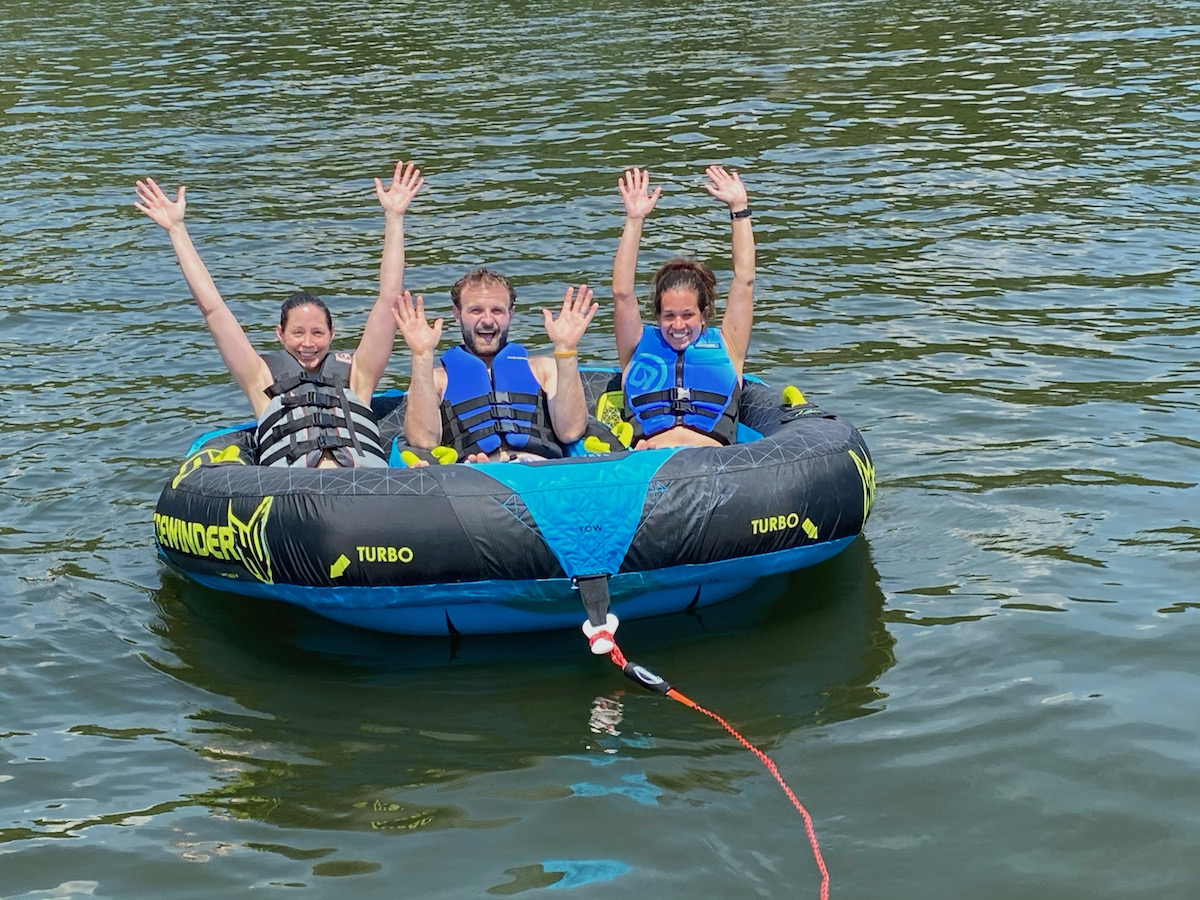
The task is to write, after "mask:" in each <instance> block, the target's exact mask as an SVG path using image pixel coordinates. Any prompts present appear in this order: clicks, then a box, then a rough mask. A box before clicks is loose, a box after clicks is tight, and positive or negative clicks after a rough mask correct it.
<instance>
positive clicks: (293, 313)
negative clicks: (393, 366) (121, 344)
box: [133, 162, 424, 468]
mask: <svg viewBox="0 0 1200 900" xmlns="http://www.w3.org/2000/svg"><path fill="white" fill-rule="evenodd" d="M422 184H424V179H422V178H421V172H420V170H419V169H417V168H416V167H415V166H414V165H413V164H412V163H411V162H410V163H409V164H408V165H407V167H406V166H405V165H404V163H403V162H398V163H397V164H396V169H395V173H394V175H393V177H392V183H391V185H390V187H388V188H387V189H386V190H385V189H384V187H383V183H382V182H381V181H380V180H379V179H378V178H376V179H375V194H376V196H377V197H378V198H379V203H380V205H381V206H382V207H383V211H384V239H383V252H382V256H381V259H380V265H379V296H378V298H377V299H376V301H375V304H374V306H373V307H372V308H371V312H370V314H369V315H368V316H367V324H366V326H365V327H364V328H363V333H362V338H361V339H360V340H359V343H358V349H357V350H356V351H355V352H354V353H353V354H349V353H339V352H331V351H330V346H331V344H332V342H333V333H334V332H333V318H332V317H331V316H330V314H329V309H328V308H327V307H326V306H325V304H324V303H323V302H322V301H321V300H320V299H319V298H317V297H315V296H313V295H312V294H308V293H305V292H299V293H296V294H293V295H292V296H291V297H289V298H288V299H287V300H286V301H284V304H283V308H282V310H281V312H280V317H279V325H278V327H277V328H276V329H275V335H276V337H277V338H278V339H279V342H280V344H282V345H283V348H282V350H277V351H275V352H273V353H267V354H263V355H261V356H260V355H259V353H258V351H256V350H255V349H254V347H253V346H252V345H251V343H250V341H249V339H248V338H247V337H246V335H245V333H244V332H243V331H242V328H241V325H239V324H238V321H237V319H236V318H235V317H234V315H233V313H232V312H231V311H230V309H229V307H228V306H226V304H225V301H224V300H223V299H222V298H221V295H220V293H219V292H218V291H217V287H216V285H215V284H214V282H213V279H212V276H211V275H209V272H208V269H207V268H206V267H205V265H204V263H203V262H202V261H201V259H200V254H199V253H198V252H197V251H196V248H195V246H194V245H193V244H192V239H191V237H190V236H189V235H188V232H187V228H186V227H185V225H184V221H183V220H184V211H185V208H186V205H187V202H186V199H185V196H186V193H187V189H186V188H185V187H183V186H180V188H179V194H178V195H177V197H176V199H174V200H172V199H170V198H169V197H168V196H167V195H166V194H165V193H164V192H163V190H162V188H160V187H159V186H158V185H157V184H156V183H155V182H154V180H153V179H151V178H147V179H146V180H145V181H138V182H137V185H136V190H137V198H138V199H137V200H136V201H135V202H134V204H133V205H134V206H135V207H136V208H137V209H139V210H141V212H143V213H145V215H146V216H148V217H149V218H150V219H151V220H153V221H154V222H156V223H157V224H158V225H160V226H162V228H163V229H164V230H165V231H166V232H167V235H168V236H169V237H170V239H171V246H172V248H174V250H175V255H176V257H177V258H178V260H179V266H180V268H181V269H182V270H183V276H184V278H185V279H186V281H187V285H188V288H189V289H190V290H191V292H192V297H193V298H194V299H195V301H196V305H197V306H198V307H200V312H201V313H203V315H204V321H205V323H206V324H207V325H208V330H209V333H210V334H211V335H212V339H213V343H214V344H216V346H217V350H218V352H219V353H220V354H221V358H222V359H223V360H224V361H225V365H226V366H227V367H228V369H229V372H230V374H231V375H233V378H234V381H236V382H237V383H238V386H239V387H240V388H241V389H242V392H243V393H245V395H246V397H247V398H248V399H249V400H250V405H251V406H252V407H253V408H254V415H255V418H257V419H258V423H259V424H258V429H257V434H256V438H257V458H256V460H255V461H256V462H258V463H259V464H260V465H274V466H293V467H309V468H313V467H316V468H337V467H342V466H386V465H387V448H385V447H382V446H381V441H380V437H379V427H378V423H377V421H376V419H375V415H374V413H373V412H372V411H371V409H370V406H369V404H370V401H371V395H372V394H373V393H374V391H375V386H376V385H377V384H378V383H379V379H380V378H381V377H382V376H383V371H384V369H385V368H386V366H387V362H388V357H389V356H390V354H391V352H392V344H393V341H394V340H395V336H396V325H395V322H394V320H393V318H392V311H391V308H392V304H393V303H395V302H396V298H397V297H398V296H399V295H400V293H401V292H402V291H403V289H404V212H405V210H406V209H408V205H409V203H410V202H411V201H412V199H413V197H415V196H416V194H417V192H418V191H419V190H420V189H421V186H422Z"/></svg>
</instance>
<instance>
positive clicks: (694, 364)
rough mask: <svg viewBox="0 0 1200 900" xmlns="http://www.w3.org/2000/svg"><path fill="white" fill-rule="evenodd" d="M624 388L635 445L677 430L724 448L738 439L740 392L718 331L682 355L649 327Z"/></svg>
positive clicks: (707, 333)
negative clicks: (707, 438)
mask: <svg viewBox="0 0 1200 900" xmlns="http://www.w3.org/2000/svg"><path fill="white" fill-rule="evenodd" d="M622 387H623V389H624V392H625V415H626V416H627V417H628V418H629V419H630V420H631V421H632V422H633V430H634V440H637V439H639V438H642V437H651V436H653V435H656V434H660V433H662V432H664V431H667V430H668V429H671V428H674V427H675V426H677V425H682V426H684V427H685V428H690V429H691V430H692V431H696V432H699V433H701V434H708V435H711V436H712V437H714V438H716V439H717V440H718V441H720V442H721V443H722V444H732V443H734V442H735V440H736V439H737V419H738V399H739V397H740V396H741V393H742V386H741V384H739V383H738V377H737V372H735V371H734V369H733V363H732V361H730V359H729V351H728V350H726V349H725V339H724V338H722V337H721V329H719V328H705V329H704V331H702V332H701V333H700V337H698V338H696V340H694V341H693V342H692V343H690V344H689V345H688V346H687V348H686V349H684V350H683V351H682V352H680V351H678V350H676V349H675V348H674V347H672V346H671V345H670V344H668V343H667V340H666V338H664V337H663V334H662V331H661V330H660V329H659V328H658V326H657V325H647V326H645V328H644V329H643V330H642V338H641V340H640V341H638V345H637V348H636V349H635V350H634V351H633V359H631V360H630V361H629V366H628V368H627V369H626V370H625V376H624V378H623V379H622Z"/></svg>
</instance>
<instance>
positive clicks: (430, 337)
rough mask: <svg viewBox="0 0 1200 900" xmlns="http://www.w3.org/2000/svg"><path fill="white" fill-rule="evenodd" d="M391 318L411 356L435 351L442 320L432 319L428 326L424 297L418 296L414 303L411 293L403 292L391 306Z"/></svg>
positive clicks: (439, 338) (440, 333)
mask: <svg viewBox="0 0 1200 900" xmlns="http://www.w3.org/2000/svg"><path fill="white" fill-rule="evenodd" d="M392 318H393V319H395V320H396V328H397V329H399V331H400V334H402V335H403V336H404V343H406V344H408V349H409V350H410V351H412V354H413V356H418V355H420V354H424V353H432V352H433V351H434V350H436V349H437V345H438V341H440V340H441V339H442V320H441V319H434V321H433V324H432V325H430V324H429V320H428V319H426V318H425V298H424V297H421V296H420V295H418V296H417V299H416V301H415V302H414V301H413V296H412V293H411V292H409V291H405V292H404V293H403V294H401V295H400V296H399V297H397V298H396V301H395V302H394V303H393V304H392Z"/></svg>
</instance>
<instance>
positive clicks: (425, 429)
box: [391, 291, 446, 450]
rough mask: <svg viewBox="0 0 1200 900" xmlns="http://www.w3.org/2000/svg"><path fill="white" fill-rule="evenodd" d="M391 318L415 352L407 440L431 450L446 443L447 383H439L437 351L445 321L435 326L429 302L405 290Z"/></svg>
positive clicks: (406, 411) (406, 410)
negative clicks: (428, 310) (427, 311)
mask: <svg viewBox="0 0 1200 900" xmlns="http://www.w3.org/2000/svg"><path fill="white" fill-rule="evenodd" d="M391 315H392V318H393V321H394V323H395V326H396V327H397V328H399V329H400V334H401V336H402V337H403V338H404V342H405V343H406V344H407V345H408V349H409V351H410V352H411V353H412V379H411V380H410V382H409V385H408V402H407V404H406V405H405V407H404V439H405V440H406V441H407V442H408V443H409V444H411V445H412V446H414V447H419V448H420V449H422V450H431V449H433V448H434V447H436V446H437V445H438V444H439V443H440V442H441V440H442V411H441V405H442V393H443V392H444V391H445V387H446V385H445V382H444V381H443V382H442V383H441V384H440V385H439V384H438V381H439V379H438V377H437V376H438V372H437V371H435V369H434V359H433V357H434V352H435V351H436V350H437V345H438V341H440V340H441V339H442V320H441V319H435V320H434V322H433V324H432V325H430V324H429V320H428V319H426V318H425V299H424V298H423V297H420V296H418V297H417V299H416V302H415V303H414V302H413V298H412V294H410V293H409V292H408V291H404V292H403V293H401V294H400V296H399V297H397V298H396V301H395V303H394V304H393V305H392V311H391Z"/></svg>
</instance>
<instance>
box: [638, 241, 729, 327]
mask: <svg viewBox="0 0 1200 900" xmlns="http://www.w3.org/2000/svg"><path fill="white" fill-rule="evenodd" d="M675 288H684V289H686V290H691V291H695V292H696V304H697V305H698V306H699V307H700V315H701V316H703V317H704V321H705V323H707V322H708V311H709V310H710V309H712V308H713V307H715V306H716V304H717V276H716V275H714V274H713V270H712V269H710V268H709V267H708V266H706V265H705V264H704V263H702V262H700V261H698V260H695V259H692V258H691V257H690V256H676V257H675V258H674V259H672V260H668V261H667V262H666V263H664V264H663V267H662V268H661V269H659V270H658V271H657V272H655V273H654V285H653V290H654V318H655V319H657V318H658V317H659V316H660V315H661V314H662V295H663V293H664V292H666V291H670V290H673V289H675Z"/></svg>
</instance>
